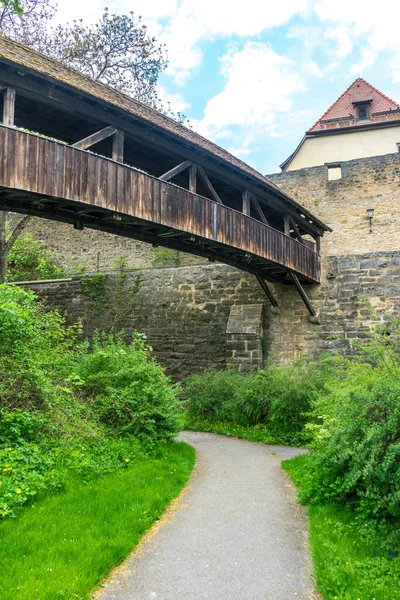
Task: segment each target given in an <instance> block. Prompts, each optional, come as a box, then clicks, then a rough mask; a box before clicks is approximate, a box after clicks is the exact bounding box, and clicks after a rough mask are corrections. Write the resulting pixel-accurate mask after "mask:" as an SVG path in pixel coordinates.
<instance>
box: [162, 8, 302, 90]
mask: <svg viewBox="0 0 400 600" xmlns="http://www.w3.org/2000/svg"><path fill="white" fill-rule="evenodd" d="M307 6H308V1H307V0H283V1H281V2H277V3H272V2H261V1H260V0H247V2H246V4H245V5H243V3H242V2H237V1H236V2H235V1H232V0H201V1H199V0H181V2H180V5H179V8H178V10H177V12H176V14H175V15H174V16H173V17H172V18H171V21H170V23H169V24H168V26H167V27H166V28H165V30H164V32H163V35H162V36H161V40H162V41H163V42H164V43H165V44H166V45H167V48H168V52H169V60H170V64H169V73H170V74H172V75H174V76H175V77H176V79H177V83H181V84H182V83H183V82H184V81H185V79H186V78H187V76H188V74H189V73H190V71H191V70H193V69H195V68H196V67H198V66H199V64H200V63H201V61H202V57H203V52H202V49H201V42H202V41H204V40H210V39H215V38H218V37H232V36H238V37H249V36H256V35H259V34H261V33H262V32H263V31H264V30H266V29H268V28H271V27H278V26H280V25H283V24H284V23H286V22H287V21H289V19H290V18H291V17H292V16H293V15H295V14H297V13H300V12H303V11H306V10H307Z"/></svg>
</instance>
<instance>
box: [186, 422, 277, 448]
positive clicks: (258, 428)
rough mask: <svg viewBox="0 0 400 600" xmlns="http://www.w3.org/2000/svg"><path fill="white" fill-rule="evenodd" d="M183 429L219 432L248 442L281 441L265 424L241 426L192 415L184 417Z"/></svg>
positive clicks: (272, 442)
mask: <svg viewBox="0 0 400 600" xmlns="http://www.w3.org/2000/svg"><path fill="white" fill-rule="evenodd" d="M185 429H187V430H190V431H206V432H209V433H219V434H221V435H228V436H230V437H235V438H239V439H242V440H247V441H248V442H262V443H263V444H280V443H283V442H282V441H281V440H279V439H277V437H276V436H274V435H273V434H271V433H270V432H269V431H268V429H267V427H266V426H265V425H253V426H247V427H243V426H242V425H236V424H234V423H229V422H228V421H208V420H207V419H204V420H200V419H194V418H192V417H186V422H185Z"/></svg>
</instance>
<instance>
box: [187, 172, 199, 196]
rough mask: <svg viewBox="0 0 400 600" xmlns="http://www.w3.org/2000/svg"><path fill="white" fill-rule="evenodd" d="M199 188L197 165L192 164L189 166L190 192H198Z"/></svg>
mask: <svg viewBox="0 0 400 600" xmlns="http://www.w3.org/2000/svg"><path fill="white" fill-rule="evenodd" d="M196 190H197V166H196V165H190V167H189V192H192V193H193V194H195V193H196Z"/></svg>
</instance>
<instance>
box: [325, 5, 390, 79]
mask: <svg viewBox="0 0 400 600" xmlns="http://www.w3.org/2000/svg"><path fill="white" fill-rule="evenodd" d="M315 11H316V13H317V15H318V16H319V18H320V19H321V20H323V21H328V22H331V23H336V24H337V25H336V31H339V32H342V34H341V35H339V34H338V36H337V37H338V41H340V40H341V42H340V43H339V45H338V52H339V53H340V51H342V52H345V51H346V49H348V47H349V45H350V44H352V45H354V43H355V42H357V43H358V44H360V43H361V58H360V60H359V62H358V63H357V64H355V65H353V67H352V69H351V72H352V73H353V74H354V73H358V72H360V71H362V69H365V68H368V67H371V66H373V65H374V64H375V63H376V62H377V61H378V59H379V56H380V54H381V53H382V52H384V51H386V52H388V53H389V54H388V56H387V57H386V59H385V69H386V70H387V71H388V72H389V73H390V74H391V75H392V79H393V81H400V74H399V70H400V36H399V33H398V29H399V27H398V23H399V18H400V5H399V3H398V1H397V0H387V1H386V2H385V4H384V5H382V7H381V8H380V9H376V10H371V9H370V8H369V7H368V5H367V4H366V3H365V0H353V1H352V2H348V1H347V0H336V1H335V2H332V1H331V0H319V1H318V2H317V4H316V6H315ZM334 29H335V27H334ZM346 31H347V40H346ZM339 38H340V39H339ZM349 38H351V39H349ZM346 44H347V46H346ZM340 49H341V50H340ZM343 55H344V54H343ZM338 56H339V55H338Z"/></svg>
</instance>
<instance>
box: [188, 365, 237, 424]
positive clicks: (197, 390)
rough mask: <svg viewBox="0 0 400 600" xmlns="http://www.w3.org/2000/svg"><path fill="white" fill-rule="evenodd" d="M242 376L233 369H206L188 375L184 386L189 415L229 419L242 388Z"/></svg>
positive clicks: (217, 419)
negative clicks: (196, 373)
mask: <svg viewBox="0 0 400 600" xmlns="http://www.w3.org/2000/svg"><path fill="white" fill-rule="evenodd" d="M243 384H244V376H243V375H241V374H240V373H239V372H238V371H236V370H234V369H226V370H224V371H216V370H214V369H207V370H205V371H203V373H200V374H198V375H192V376H191V377H189V378H188V379H187V380H186V382H185V386H184V392H185V397H186V398H187V408H188V412H189V414H190V416H192V417H194V418H200V419H209V420H213V421H223V420H227V421H230V420H232V418H233V413H234V411H235V399H236V398H237V396H240V393H241V391H242V389H243Z"/></svg>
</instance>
